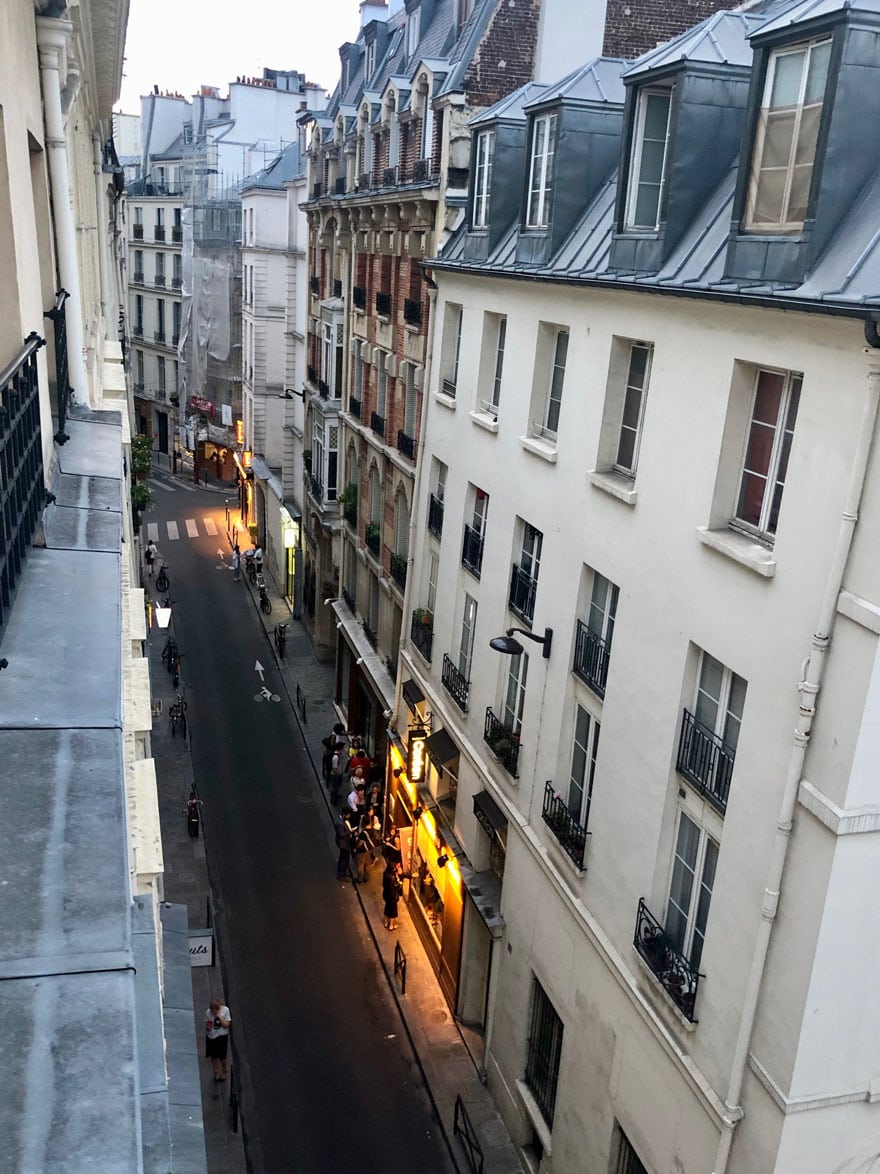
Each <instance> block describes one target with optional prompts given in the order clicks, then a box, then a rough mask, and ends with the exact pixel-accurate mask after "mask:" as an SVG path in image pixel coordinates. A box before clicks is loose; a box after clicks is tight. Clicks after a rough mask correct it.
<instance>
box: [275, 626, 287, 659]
mask: <svg viewBox="0 0 880 1174" xmlns="http://www.w3.org/2000/svg"><path fill="white" fill-rule="evenodd" d="M286 643H287V624H276V625H275V651H276V652H277V653H278V659H279V660H284V646H285V644H286Z"/></svg>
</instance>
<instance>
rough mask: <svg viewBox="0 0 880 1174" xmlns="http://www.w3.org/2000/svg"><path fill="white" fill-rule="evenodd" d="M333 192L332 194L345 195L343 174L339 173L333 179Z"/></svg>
mask: <svg viewBox="0 0 880 1174" xmlns="http://www.w3.org/2000/svg"><path fill="white" fill-rule="evenodd" d="M333 194H334V196H344V195H345V176H344V175H340V176H339V177H338V178H337V179H335V180H334V181H333Z"/></svg>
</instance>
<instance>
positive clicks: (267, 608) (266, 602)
mask: <svg viewBox="0 0 880 1174" xmlns="http://www.w3.org/2000/svg"><path fill="white" fill-rule="evenodd" d="M257 587H258V588H259V591H260V611H262V612H263V613H264V614H265V615H267V616H268V615H270V614H271V612H272V600H271V599H270V598H269V592H268V591H267V590H266V580H265V579H264V578H263V576H262V575H257Z"/></svg>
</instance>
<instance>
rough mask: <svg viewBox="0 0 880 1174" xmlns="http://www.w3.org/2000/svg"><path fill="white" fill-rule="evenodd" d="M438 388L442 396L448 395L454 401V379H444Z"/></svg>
mask: <svg viewBox="0 0 880 1174" xmlns="http://www.w3.org/2000/svg"><path fill="white" fill-rule="evenodd" d="M440 386H441V390H442V391H443V394H444V395H448V396H449V398H450V399H455V392H456V382H455V380H454V379H444V380H443V381H442V382H441V385H440Z"/></svg>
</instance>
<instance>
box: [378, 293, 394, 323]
mask: <svg viewBox="0 0 880 1174" xmlns="http://www.w3.org/2000/svg"><path fill="white" fill-rule="evenodd" d="M376 313H377V314H381V315H382V316H383V317H384V318H390V317H391V294H390V293H386V292H383V291H382V290H380V291H379V292H378V293H377V294H376Z"/></svg>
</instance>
